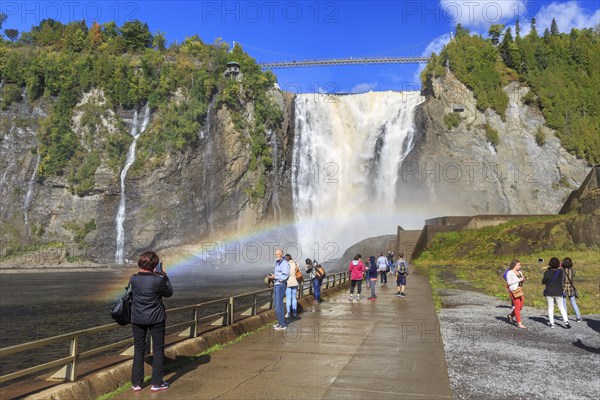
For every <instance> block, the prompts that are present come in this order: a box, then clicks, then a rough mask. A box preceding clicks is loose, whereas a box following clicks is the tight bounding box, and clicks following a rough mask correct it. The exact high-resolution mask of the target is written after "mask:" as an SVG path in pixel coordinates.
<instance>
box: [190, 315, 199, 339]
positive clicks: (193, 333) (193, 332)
mask: <svg viewBox="0 0 600 400" xmlns="http://www.w3.org/2000/svg"><path fill="white" fill-rule="evenodd" d="M192 316H193V320H194V322H193V323H194V325H192V326H191V327H190V328H191V329H190V338H195V337H198V307H194V311H193V312H192Z"/></svg>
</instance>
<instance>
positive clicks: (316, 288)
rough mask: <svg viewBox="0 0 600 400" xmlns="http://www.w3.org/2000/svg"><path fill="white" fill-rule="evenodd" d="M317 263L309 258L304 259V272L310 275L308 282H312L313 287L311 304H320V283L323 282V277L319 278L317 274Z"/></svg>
mask: <svg viewBox="0 0 600 400" xmlns="http://www.w3.org/2000/svg"><path fill="white" fill-rule="evenodd" d="M318 265H319V264H318V263H317V261H316V260H315V261H313V260H311V259H310V258H307V259H306V268H305V270H306V272H307V273H308V274H309V277H310V283H311V284H312V287H313V296H314V298H315V299H314V301H313V304H315V305H316V304H320V303H321V284H322V283H323V279H322V278H321V279H320V278H319V276H318V275H317V266H318Z"/></svg>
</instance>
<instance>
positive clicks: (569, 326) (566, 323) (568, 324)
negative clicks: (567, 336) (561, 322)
mask: <svg viewBox="0 0 600 400" xmlns="http://www.w3.org/2000/svg"><path fill="white" fill-rule="evenodd" d="M565 326H566V327H567V329H571V324H570V323H569V321H567V322H565Z"/></svg>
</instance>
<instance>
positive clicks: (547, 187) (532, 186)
mask: <svg viewBox="0 0 600 400" xmlns="http://www.w3.org/2000/svg"><path fill="white" fill-rule="evenodd" d="M504 90H505V91H506V92H507V94H508V95H509V99H510V104H509V107H508V110H507V112H506V119H505V120H502V118H501V117H500V116H499V115H498V114H497V113H496V112H494V111H492V110H489V109H488V110H486V111H485V112H481V111H479V110H477V108H476V106H475V104H476V101H475V98H474V97H473V93H472V92H471V91H470V90H469V89H468V88H467V87H466V86H465V85H463V84H462V83H461V82H460V81H459V80H458V79H456V78H455V77H454V76H453V75H452V74H451V73H448V74H447V76H446V77H445V78H443V79H442V78H436V79H435V81H434V82H433V93H430V94H429V95H428V99H427V101H425V102H424V103H423V104H422V105H421V106H420V107H419V109H418V111H417V132H418V133H417V137H416V140H417V143H416V144H415V149H414V150H413V152H412V153H411V154H410V155H409V156H408V157H407V158H406V159H405V161H404V163H403V165H402V175H401V176H402V179H401V181H400V182H398V185H399V187H398V190H399V191H400V192H401V193H402V192H403V193H405V194H406V196H410V197H412V198H414V199H415V200H416V201H418V202H419V203H420V204H422V206H423V207H428V208H431V209H434V210H438V211H437V214H439V213H440V212H441V209H440V206H443V209H444V213H445V214H448V215H449V214H455V215H457V214H466V215H473V214H490V213H508V214H543V213H556V212H558V210H559V209H560V207H561V206H562V204H563V203H564V201H565V199H566V198H567V196H568V195H569V193H570V192H571V190H573V189H574V188H576V187H578V186H579V184H580V183H581V182H582V180H583V179H584V178H585V175H586V174H587V172H588V171H589V168H588V166H587V164H586V162H584V161H582V160H578V159H576V158H575V157H574V156H572V155H571V154H569V153H568V152H566V151H565V150H564V149H563V148H562V147H561V145H560V141H559V139H558V138H557V137H556V136H555V135H554V134H553V132H552V131H551V130H550V129H548V128H546V127H545V126H544V118H543V116H542V115H541V113H540V112H538V111H537V110H535V109H533V108H531V107H529V106H527V105H526V104H524V103H523V100H522V98H523V96H524V95H525V94H526V93H527V91H528V90H529V89H528V88H527V87H520V86H519V85H518V84H517V83H511V84H510V85H509V86H507V87H506V88H504ZM452 114H455V117H459V118H458V119H459V122H458V126H457V127H455V128H453V129H450V128H448V126H447V124H446V123H445V122H444V117H445V116H451V115H452ZM446 118H448V117H446ZM495 135H497V140H498V143H497V144H496V145H493V144H492V143H491V142H490V139H488V136H490V137H492V138H493V137H494V136H495ZM536 136H537V141H536ZM491 141H494V139H491Z"/></svg>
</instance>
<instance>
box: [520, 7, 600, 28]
mask: <svg viewBox="0 0 600 400" xmlns="http://www.w3.org/2000/svg"><path fill="white" fill-rule="evenodd" d="M552 18H555V19H556V25H557V26H558V30H559V31H560V32H570V31H571V29H573V28H577V29H583V28H593V27H594V26H596V25H598V24H600V9H597V10H596V11H595V12H592V11H589V10H586V9H584V8H582V7H581V6H580V5H579V3H577V2H576V1H568V2H566V3H551V4H548V5H547V6H544V7H542V8H540V10H539V11H538V12H537V13H536V14H535V20H536V24H535V27H536V29H537V31H538V33H539V34H540V35H541V34H542V33H543V32H544V30H545V29H546V28H548V29H550V25H551V24H552ZM512 29H513V32H514V27H513V28H512ZM529 31H530V24H529V20H527V21H523V22H522V23H521V35H523V36H524V35H526V34H527V33H529Z"/></svg>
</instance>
